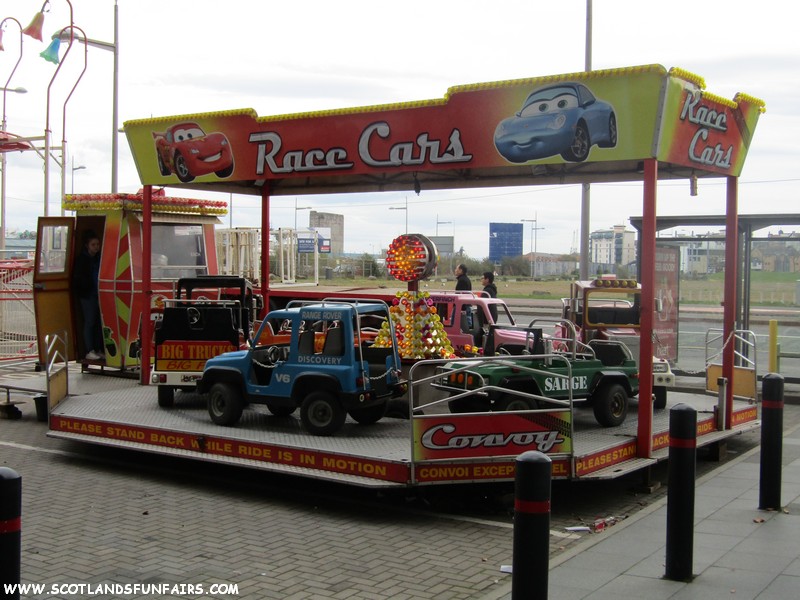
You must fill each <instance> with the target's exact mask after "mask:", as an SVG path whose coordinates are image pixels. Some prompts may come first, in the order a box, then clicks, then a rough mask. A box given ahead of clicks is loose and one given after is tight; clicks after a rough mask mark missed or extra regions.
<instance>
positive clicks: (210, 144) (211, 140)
mask: <svg viewBox="0 0 800 600" xmlns="http://www.w3.org/2000/svg"><path fill="white" fill-rule="evenodd" d="M153 139H155V143H156V154H157V156H158V170H159V171H160V172H161V174H162V175H163V176H165V177H166V176H168V175H170V174H172V173H175V175H177V176H178V179H180V180H181V182H183V183H189V182H190V181H192V180H193V179H194V178H195V177H200V176H201V175H207V174H208V173H215V174H216V176H217V177H223V178H224V177H230V176H231V174H232V173H233V154H232V153H231V145H230V144H229V143H228V138H226V137H225V135H224V134H222V133H219V132H216V133H209V134H206V133H205V132H204V131H203V130H202V129H201V128H200V126H199V125H198V124H197V123H191V122H187V123H179V124H177V125H173V126H172V127H170V128H169V129H167V130H166V131H165V132H155V131H154V132H153Z"/></svg>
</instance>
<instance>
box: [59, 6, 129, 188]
mask: <svg viewBox="0 0 800 600" xmlns="http://www.w3.org/2000/svg"><path fill="white" fill-rule="evenodd" d="M56 37H58V38H59V39H60V40H62V41H67V40H69V39H70V34H69V33H67V32H65V31H63V30H62V31H60V32H59V33H56V34H55V35H54V36H53V38H56ZM74 39H75V41H78V42H82V43H84V44H86V45H87V46H91V47H93V48H100V49H101V50H108V51H109V52H111V53H112V54H113V55H114V80H113V92H112V94H113V100H112V102H113V105H112V114H111V120H112V124H111V193H112V194H116V193H117V187H118V163H119V137H118V136H119V128H118V125H117V123H118V122H119V6H118V4H117V0H115V1H114V42H113V43H109V42H101V41H99V40H93V39H91V38H87V37H86V36H85V35H83V36H81V35H75V36H74Z"/></svg>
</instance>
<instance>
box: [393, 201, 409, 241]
mask: <svg viewBox="0 0 800 600" xmlns="http://www.w3.org/2000/svg"><path fill="white" fill-rule="evenodd" d="M405 200H406V205H405V206H390V207H389V210H404V211H406V233H408V196H406V198H405Z"/></svg>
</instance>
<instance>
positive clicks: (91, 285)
mask: <svg viewBox="0 0 800 600" xmlns="http://www.w3.org/2000/svg"><path fill="white" fill-rule="evenodd" d="M72 279H73V282H72V283H73V289H74V290H75V295H76V296H77V297H78V301H79V303H80V307H81V314H82V315H83V343H84V346H85V347H84V350H85V351H86V360H105V358H106V355H105V352H104V351H103V330H102V324H101V320H100V300H99V294H98V281H99V279H100V237H99V236H98V235H97V234H96V233H95V232H94V231H92V230H91V229H90V230H87V231H86V232H84V234H83V248H82V249H81V253H80V254H79V255H78V257H77V258H76V259H75V269H74V270H73V273H72Z"/></svg>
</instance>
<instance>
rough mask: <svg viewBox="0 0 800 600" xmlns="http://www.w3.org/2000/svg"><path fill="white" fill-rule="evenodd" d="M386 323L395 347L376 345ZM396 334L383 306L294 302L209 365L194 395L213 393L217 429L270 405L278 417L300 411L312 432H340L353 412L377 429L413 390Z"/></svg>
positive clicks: (355, 302) (354, 302)
mask: <svg viewBox="0 0 800 600" xmlns="http://www.w3.org/2000/svg"><path fill="white" fill-rule="evenodd" d="M384 321H388V322H389V325H390V326H389V330H390V331H391V332H392V336H391V337H392V346H391V347H386V348H376V347H375V346H374V341H375V338H376V336H377V333H378V330H379V329H380V327H381V325H382V324H383V323H384ZM393 332H394V327H393V326H392V325H391V316H390V314H389V308H388V306H387V305H386V304H385V303H383V302H378V301H374V300H368V301H365V300H338V299H334V300H323V301H322V302H315V303H303V302H290V303H289V304H288V305H287V307H286V308H285V309H281V310H276V311H272V312H270V313H269V314H268V315H267V317H266V318H265V319H264V320H263V322H262V323H261V325H260V327H259V328H258V330H257V332H256V334H255V335H254V337H253V340H252V341H251V343H250V347H249V349H247V350H239V351H235V352H226V353H224V354H220V355H219V356H216V357H214V358H211V359H209V360H208V361H206V364H205V368H204V370H203V375H202V377H201V378H200V379H199V381H198V382H197V391H198V392H200V393H203V394H208V412H209V415H210V416H211V420H212V421H214V423H217V424H218V425H228V426H229V425H235V424H236V423H237V422H238V421H239V419H240V418H241V416H242V411H243V410H244V408H245V407H246V406H247V405H248V404H265V405H266V406H267V408H268V409H269V411H270V412H271V413H272V414H274V415H276V416H288V415H291V414H292V413H294V412H295V410H296V409H297V408H299V409H300V419H301V421H302V423H303V426H304V427H305V429H306V430H307V431H308V432H309V433H312V434H314V435H332V434H334V433H336V432H337V431H338V430H339V429H341V427H342V425H343V424H344V422H345V419H346V417H347V415H348V414H349V415H350V416H351V417H352V418H353V420H355V421H356V422H358V423H361V424H364V425H367V424H372V423H375V422H377V421H378V420H380V419H381V418H382V417H383V416H384V415H385V414H386V408H387V406H388V402H389V399H391V398H394V397H397V396H401V395H403V394H404V393H405V392H406V391H407V387H408V386H407V382H406V381H405V380H404V379H402V378H401V371H400V356H399V354H398V352H397V341H396V339H395V338H394V334H393Z"/></svg>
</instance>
